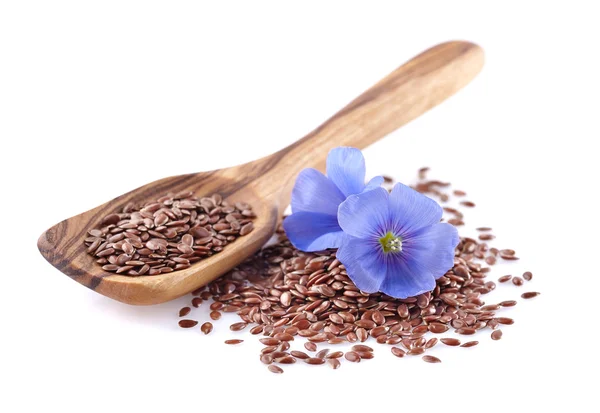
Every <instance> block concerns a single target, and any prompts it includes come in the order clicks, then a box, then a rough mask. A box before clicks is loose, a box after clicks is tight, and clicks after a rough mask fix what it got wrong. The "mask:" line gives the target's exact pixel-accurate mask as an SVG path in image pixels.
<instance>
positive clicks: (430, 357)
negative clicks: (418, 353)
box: [422, 356, 442, 363]
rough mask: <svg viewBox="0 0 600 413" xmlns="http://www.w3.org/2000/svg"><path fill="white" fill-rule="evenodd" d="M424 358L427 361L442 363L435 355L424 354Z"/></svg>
mask: <svg viewBox="0 0 600 413" xmlns="http://www.w3.org/2000/svg"><path fill="white" fill-rule="evenodd" d="M422 359H423V361H424V362H426V363H441V362H442V360H440V359H439V358H437V357H434V356H423V357H422Z"/></svg>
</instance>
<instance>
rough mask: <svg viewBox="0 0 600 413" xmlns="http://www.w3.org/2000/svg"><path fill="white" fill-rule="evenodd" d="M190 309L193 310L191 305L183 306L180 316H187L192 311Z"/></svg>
mask: <svg viewBox="0 0 600 413" xmlns="http://www.w3.org/2000/svg"><path fill="white" fill-rule="evenodd" d="M190 311H192V309H191V308H190V307H183V308H182V309H181V310H179V317H185V316H186V315H188V314H189V313H190Z"/></svg>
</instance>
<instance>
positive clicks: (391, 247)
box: [379, 232, 402, 253]
mask: <svg viewBox="0 0 600 413" xmlns="http://www.w3.org/2000/svg"><path fill="white" fill-rule="evenodd" d="M379 243H380V244H381V247H382V248H383V252H385V253H390V252H400V251H402V238H401V237H397V236H395V235H394V234H392V233H391V232H388V233H387V234H385V235H384V236H383V237H381V238H379Z"/></svg>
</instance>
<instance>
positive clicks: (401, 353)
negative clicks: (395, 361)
mask: <svg viewBox="0 0 600 413" xmlns="http://www.w3.org/2000/svg"><path fill="white" fill-rule="evenodd" d="M392 354H393V355H394V356H396V357H404V355H405V354H406V352H405V351H404V350H402V349H401V348H398V347H392Z"/></svg>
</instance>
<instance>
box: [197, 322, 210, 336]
mask: <svg viewBox="0 0 600 413" xmlns="http://www.w3.org/2000/svg"><path fill="white" fill-rule="evenodd" d="M200 330H201V331H202V332H203V333H204V334H209V333H210V332H211V331H212V330H213V325H212V323H209V322H208V321H207V322H206V323H204V324H202V325H201V326H200Z"/></svg>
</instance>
